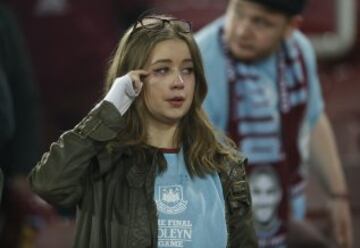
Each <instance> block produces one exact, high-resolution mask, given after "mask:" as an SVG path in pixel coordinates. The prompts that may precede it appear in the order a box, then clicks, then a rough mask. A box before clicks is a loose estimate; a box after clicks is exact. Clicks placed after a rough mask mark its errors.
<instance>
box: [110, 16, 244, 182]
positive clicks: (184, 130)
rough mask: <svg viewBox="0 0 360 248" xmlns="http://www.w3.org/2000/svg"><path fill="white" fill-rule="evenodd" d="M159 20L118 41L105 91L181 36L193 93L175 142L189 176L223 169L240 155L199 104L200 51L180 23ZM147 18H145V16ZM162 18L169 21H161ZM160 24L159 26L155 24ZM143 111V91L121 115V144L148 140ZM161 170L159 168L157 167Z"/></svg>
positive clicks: (202, 90)
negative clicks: (227, 161) (187, 53)
mask: <svg viewBox="0 0 360 248" xmlns="http://www.w3.org/2000/svg"><path fill="white" fill-rule="evenodd" d="M156 17H157V18H159V21H158V23H152V24H151V26H153V27H154V29H151V28H144V27H143V26H141V25H139V24H135V25H136V26H135V27H134V26H132V27H130V28H129V29H128V30H127V32H126V33H125V34H124V36H123V37H122V39H121V40H120V42H119V44H118V47H117V50H116V52H115V54H114V56H113V58H112V61H111V63H110V67H109V69H108V73H107V78H106V86H105V92H107V91H108V90H109V89H110V87H111V85H112V83H113V82H114V80H115V78H117V77H119V76H122V75H125V74H126V73H127V72H129V71H131V70H136V69H142V68H144V66H145V64H146V62H147V59H148V57H149V54H150V52H151V51H152V49H153V48H154V47H155V45H156V44H158V43H159V42H161V41H164V40H169V39H180V40H182V41H184V42H185V43H186V44H187V46H188V48H189V50H190V54H191V57H192V60H193V64H194V72H195V82H196V83H195V93H194V99H193V101H192V105H191V107H190V109H189V111H188V113H187V114H186V115H185V116H184V117H183V118H182V119H181V120H180V125H179V128H178V130H177V132H176V141H177V143H178V145H182V147H183V151H184V159H185V162H186V166H187V168H188V171H189V173H190V175H197V176H204V175H205V174H207V173H211V172H215V171H220V170H222V165H223V162H224V161H223V160H224V159H230V160H233V161H238V160H239V157H238V155H237V151H236V148H235V145H234V144H233V142H231V141H230V140H229V139H228V138H227V137H226V136H224V135H222V134H220V133H217V132H215V130H214V128H213V126H212V125H211V123H210V122H209V120H208V118H207V115H206V114H205V112H204V110H203V109H202V107H201V105H202V103H203V101H204V98H205V96H206V93H207V84H206V79H205V74H204V69H203V64H202V60H201V55H200V51H199V49H198V46H197V44H196V42H195V40H194V38H193V36H192V34H191V33H187V32H185V30H183V27H182V26H181V25H178V23H176V22H171V19H172V17H169V16H163V15H157V16H156ZM145 18H146V17H145ZM161 18H164V19H168V20H170V22H166V23H162V22H161ZM156 25H162V27H161V29H159V26H158V27H155V26H156ZM144 111H146V108H145V105H144V100H143V97H142V93H141V94H140V96H139V97H137V98H136V99H135V101H134V103H133V104H132V105H131V107H130V108H129V110H128V111H127V112H126V113H125V114H124V116H123V119H124V123H125V124H124V129H122V130H121V131H120V133H119V139H121V144H122V145H125V146H132V147H138V146H144V147H146V141H147V127H146V122H145V119H144V114H142V113H144ZM160 169H161V168H160Z"/></svg>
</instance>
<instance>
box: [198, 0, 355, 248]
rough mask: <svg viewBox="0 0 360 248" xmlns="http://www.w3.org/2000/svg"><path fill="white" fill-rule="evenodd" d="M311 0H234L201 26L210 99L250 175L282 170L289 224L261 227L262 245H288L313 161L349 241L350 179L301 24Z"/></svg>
mask: <svg viewBox="0 0 360 248" xmlns="http://www.w3.org/2000/svg"><path fill="white" fill-rule="evenodd" d="M305 4H306V1H305V0H230V1H229V5H228V7H227V10H226V13H225V16H224V17H221V18H220V19H218V20H216V21H214V22H213V23H211V24H209V25H208V26H206V27H205V28H203V29H202V30H200V31H199V33H198V34H197V36H196V38H197V41H198V44H199V47H200V50H201V51H202V55H203V60H204V66H205V73H206V76H207V80H208V84H209V92H208V96H207V98H206V100H205V103H204V107H205V109H206V111H207V112H208V114H209V117H210V119H211V120H212V121H213V123H214V124H215V125H216V126H217V127H218V128H219V129H221V130H223V131H225V132H227V133H228V134H229V135H230V137H232V138H233V140H234V141H235V142H236V143H237V145H238V146H239V148H240V150H241V151H242V152H243V153H244V154H245V155H246V156H247V157H248V158H249V168H248V173H249V174H250V175H249V177H251V173H252V171H253V170H254V169H255V168H259V167H267V166H269V167H271V168H272V169H273V170H275V171H276V173H277V174H278V177H279V179H280V185H281V187H282V192H283V194H282V199H281V201H280V204H279V207H278V210H277V211H278V213H277V214H278V216H279V218H280V221H281V222H282V224H284V225H283V226H285V228H280V229H279V230H278V231H277V232H272V233H268V234H267V235H263V236H261V237H260V235H259V232H258V238H259V244H260V247H282V246H284V245H286V244H287V242H288V241H290V240H287V236H288V231H289V230H288V229H287V228H286V227H287V226H288V225H287V223H289V221H290V219H297V220H304V218H305V211H306V200H305V192H304V188H305V182H306V177H307V168H306V166H305V164H307V163H308V164H309V165H310V166H311V167H313V170H314V171H315V172H316V173H317V176H318V178H319V180H320V182H321V183H322V185H323V187H324V188H325V190H326V192H327V193H328V194H329V196H330V200H329V201H330V203H329V206H330V211H331V219H332V227H333V231H334V234H335V239H336V242H337V244H338V245H340V246H341V247H351V244H352V227H351V220H350V210H349V204H348V201H347V187H346V183H345V179H344V175H343V171H342V169H341V163H340V160H339V157H338V153H337V149H336V146H335V142H334V137H333V133H332V130H331V128H330V125H329V121H328V118H327V116H326V114H325V112H324V103H323V98H322V95H321V89H320V84H319V79H318V75H317V68H316V59H315V54H314V51H313V48H312V46H311V44H310V42H309V40H308V39H307V38H306V37H305V35H304V34H303V33H301V32H300V31H299V30H298V27H299V26H300V24H301V21H302V17H301V12H302V11H303V9H304V7H305ZM289 212H291V213H292V214H291V216H289V214H288V213H289ZM299 238H301V237H299ZM318 247H320V245H319V246H318Z"/></svg>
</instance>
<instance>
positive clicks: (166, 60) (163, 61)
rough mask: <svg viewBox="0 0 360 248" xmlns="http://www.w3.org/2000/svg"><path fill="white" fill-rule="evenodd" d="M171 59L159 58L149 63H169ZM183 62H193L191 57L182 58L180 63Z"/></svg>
mask: <svg viewBox="0 0 360 248" xmlns="http://www.w3.org/2000/svg"><path fill="white" fill-rule="evenodd" d="M171 62H172V60H171V59H159V60H155V61H154V62H152V63H151V64H150V65H155V64H160V63H171ZM185 62H191V63H192V62H193V60H192V59H191V58H189V59H184V60H183V61H182V63H185Z"/></svg>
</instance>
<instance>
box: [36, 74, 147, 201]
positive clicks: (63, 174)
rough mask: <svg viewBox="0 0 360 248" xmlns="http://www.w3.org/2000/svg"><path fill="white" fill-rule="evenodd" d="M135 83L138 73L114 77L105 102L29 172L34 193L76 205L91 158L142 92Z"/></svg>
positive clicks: (113, 137) (112, 137)
mask: <svg viewBox="0 0 360 248" xmlns="http://www.w3.org/2000/svg"><path fill="white" fill-rule="evenodd" d="M138 80H139V77H138V76H137V72H130V73H129V74H127V75H125V76H123V77H121V78H117V79H116V80H115V82H114V84H113V86H112V87H111V89H110V91H109V92H108V93H107V95H106V96H105V98H104V101H102V102H101V103H100V104H98V105H97V106H96V107H95V108H94V109H93V110H92V111H91V112H90V113H89V114H88V115H87V116H86V117H85V118H84V119H83V120H82V121H81V122H80V123H79V124H78V125H77V126H76V127H75V128H74V129H72V130H70V131H67V132H65V133H64V134H62V135H61V136H60V138H59V140H58V141H57V142H56V143H53V144H52V145H51V146H50V150H49V151H48V152H46V153H45V154H44V155H43V157H42V159H41V161H40V162H39V163H38V164H37V165H36V167H35V168H34V169H33V170H32V171H31V173H30V177H29V179H30V184H31V187H32V189H33V190H34V191H35V192H36V193H37V194H39V195H40V196H41V197H42V198H44V199H45V200H47V201H48V202H49V203H52V204H54V205H58V206H63V207H71V206H75V205H76V204H77V203H78V202H79V200H80V199H81V196H82V194H83V190H84V189H83V187H84V184H85V182H86V180H87V179H88V178H89V177H90V176H91V175H90V174H89V173H90V170H89V167H90V165H91V161H92V159H94V158H95V156H96V155H97V154H98V153H99V151H101V150H102V149H103V147H104V145H105V144H106V142H107V141H110V140H112V139H115V138H116V137H117V133H118V131H119V130H120V128H121V126H122V118H121V115H123V114H124V113H125V112H126V111H127V109H128V108H129V107H130V105H131V103H132V101H133V100H134V98H135V97H136V96H137V95H138V93H139V92H140V90H141V85H140V86H139V82H138ZM140 83H141V82H140ZM139 87H140V88H139ZM100 166H101V164H100Z"/></svg>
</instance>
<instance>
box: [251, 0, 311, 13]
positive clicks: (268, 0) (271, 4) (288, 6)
mask: <svg viewBox="0 0 360 248" xmlns="http://www.w3.org/2000/svg"><path fill="white" fill-rule="evenodd" d="M247 1H250V2H257V3H259V4H261V5H263V6H265V7H268V8H270V9H273V10H277V11H280V12H283V13H285V14H289V15H296V14H300V13H301V12H302V11H303V10H304V7H305V5H306V2H307V1H306V0H247Z"/></svg>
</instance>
